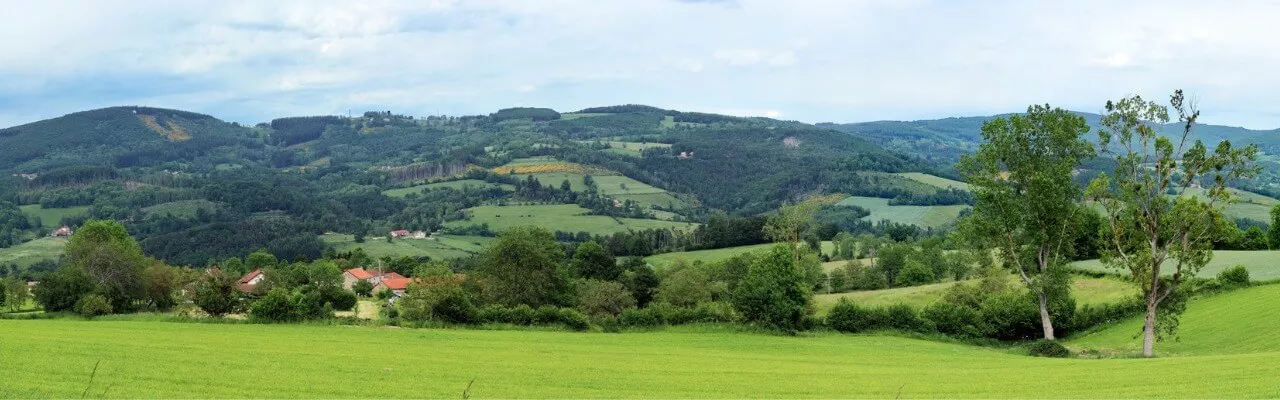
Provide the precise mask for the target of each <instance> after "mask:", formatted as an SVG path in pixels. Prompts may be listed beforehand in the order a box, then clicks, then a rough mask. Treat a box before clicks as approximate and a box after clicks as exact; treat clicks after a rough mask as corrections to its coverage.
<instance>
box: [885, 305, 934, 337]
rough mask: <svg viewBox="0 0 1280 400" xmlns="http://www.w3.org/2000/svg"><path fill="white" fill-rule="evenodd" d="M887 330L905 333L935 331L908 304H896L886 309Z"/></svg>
mask: <svg viewBox="0 0 1280 400" xmlns="http://www.w3.org/2000/svg"><path fill="white" fill-rule="evenodd" d="M882 325H883V326H884V327H885V328H889V329H897V330H900V331H904V332H920V333H928V332H932V331H933V326H931V325H930V324H929V321H925V320H923V319H921V318H920V314H919V313H917V312H916V309H915V308H913V307H911V306H909V305H906V304H894V305H891V306H889V307H887V308H885V309H884V322H883V323H882Z"/></svg>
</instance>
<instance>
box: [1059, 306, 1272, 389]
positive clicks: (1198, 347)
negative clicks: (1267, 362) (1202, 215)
mask: <svg viewBox="0 0 1280 400" xmlns="http://www.w3.org/2000/svg"><path fill="white" fill-rule="evenodd" d="M1181 320H1182V323H1181V324H1179V327H1178V335H1177V338H1176V340H1166V341H1164V342H1160V343H1157V344H1156V352H1157V353H1156V354H1158V355H1162V356H1174V355H1179V356H1182V355H1187V356H1191V355H1197V356H1199V355H1211V354H1245V353H1264V352H1271V354H1280V353H1276V352H1280V340H1277V339H1278V337H1277V335H1276V334H1275V333H1276V332H1277V329H1280V285H1266V286H1259V287H1254V288H1249V289H1243V290H1236V291H1232V292H1227V293H1222V294H1217V295H1211V296H1208V297H1204V298H1198V299H1194V300H1192V301H1191V302H1190V303H1188V304H1187V311H1186V312H1185V313H1183V314H1182V317H1181ZM1141 332H1142V320H1141V319H1140V318H1139V317H1134V318H1130V319H1128V320H1126V321H1124V322H1121V323H1119V324H1117V325H1115V326H1113V327H1110V328H1108V329H1105V330H1102V331H1099V332H1095V333H1092V334H1088V335H1085V336H1082V337H1079V338H1076V339H1074V340H1072V341H1070V342H1069V344H1070V347H1072V348H1074V349H1076V350H1089V349H1091V350H1096V351H1099V352H1102V353H1104V354H1137V353H1139V352H1141V350H1142V343H1141V341H1140V340H1136V339H1135V336H1137V335H1138V334H1139V333H1141ZM1277 379H1280V375H1277ZM1276 390H1277V391H1276V392H1273V393H1272V395H1271V396H1268V397H1274V396H1277V395H1280V386H1276Z"/></svg>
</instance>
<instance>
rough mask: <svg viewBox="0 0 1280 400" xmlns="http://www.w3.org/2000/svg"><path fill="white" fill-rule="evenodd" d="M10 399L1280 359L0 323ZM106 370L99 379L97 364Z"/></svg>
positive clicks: (1121, 391)
mask: <svg viewBox="0 0 1280 400" xmlns="http://www.w3.org/2000/svg"><path fill="white" fill-rule="evenodd" d="M0 337H3V338H6V339H8V338H20V337H25V338H39V340H4V341H0V360H4V365H5V366H6V369H5V376H4V379H0V393H2V394H4V395H5V396H6V397H13V398H33V397H58V398H80V397H92V398H103V397H123V398H161V397H162V398H179V397H182V398H195V397H198V398H225V397H253V398H337V397H342V398H356V397H358V398H371V397H377V398H462V397H466V396H464V395H463V392H464V390H466V388H467V387H468V386H470V390H469V391H467V395H468V396H470V397H472V398H517V397H519V398H836V397H840V398H847V397H877V398H961V397H963V398H994V397H1001V398H1047V397H1056V398H1062V397H1071V398H1135V397H1143V398H1174V397H1176V398H1225V397H1232V398H1234V397H1275V396H1278V395H1280V353H1276V352H1270V353H1258V354H1234V355H1212V356H1190V357H1171V358H1157V359H1149V360H1144V359H1109V360H1087V359H1045V358H1033V357H1027V356H1022V355H1017V354H1012V353H1010V352H1006V351H999V350H991V349H986V348H980V347H972V346H966V345H959V344H947V343H937V342H928V341H921V340H914V339H906V338H898V337H886V336H850V335H835V334H824V335H818V336H816V337H786V336H769V335H759V334H748V333H735V332H726V331H725V330H723V329H706V328H703V329H702V330H700V331H699V330H697V328H684V329H670V330H666V331H660V332H648V333H623V334H604V333H570V332H539V331H487V330H454V329H430V330H427V329H423V330H418V329H398V328H364V327H342V326H311V325H247V324H191V323H164V322H142V321H70V320H24V321H15V320H0ZM95 364H97V365H98V368H97V373H96V374H95V376H94V377H93V379H92V382H91V381H90V375H91V374H93V370H94V365H95Z"/></svg>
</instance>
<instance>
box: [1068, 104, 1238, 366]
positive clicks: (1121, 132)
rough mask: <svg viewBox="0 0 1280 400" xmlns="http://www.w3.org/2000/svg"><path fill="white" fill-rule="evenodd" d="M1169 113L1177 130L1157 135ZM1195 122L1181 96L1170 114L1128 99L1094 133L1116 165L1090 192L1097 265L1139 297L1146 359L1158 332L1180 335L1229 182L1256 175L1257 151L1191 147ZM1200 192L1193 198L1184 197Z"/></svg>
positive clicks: (1226, 199)
mask: <svg viewBox="0 0 1280 400" xmlns="http://www.w3.org/2000/svg"><path fill="white" fill-rule="evenodd" d="M1170 109H1172V110H1173V112H1174V113H1175V114H1174V115H1176V117H1177V121H1178V125H1179V126H1180V129H1179V130H1178V132H1176V133H1173V134H1171V135H1167V136H1166V135H1162V134H1161V133H1160V132H1159V129H1160V126H1162V125H1163V124H1166V123H1168V122H1169V121H1170V120H1171V116H1170ZM1199 117H1200V112H1199V111H1198V110H1196V109H1195V106H1194V104H1187V100H1186V97H1185V96H1184V95H1183V93H1182V91H1181V90H1179V91H1176V92H1174V94H1173V95H1172V96H1170V98H1169V106H1168V107H1166V106H1163V105H1160V104H1159V103H1156V102H1153V101H1147V100H1144V99H1143V98H1141V97H1139V96H1130V97H1126V98H1124V99H1121V100H1120V101H1118V102H1114V103H1113V102H1107V105H1106V115H1104V116H1103V117H1102V126H1103V128H1102V129H1100V130H1099V132H1098V143H1099V145H1100V146H1101V149H1102V151H1103V153H1104V154H1108V155H1113V156H1114V157H1115V160H1116V169H1115V173H1114V174H1113V175H1107V174H1102V175H1100V176H1099V177H1098V178H1097V179H1095V180H1094V181H1093V182H1092V183H1091V184H1090V185H1089V189H1088V195H1089V197H1090V198H1091V199H1093V200H1094V201H1096V202H1097V203H1098V204H1100V205H1101V206H1102V207H1103V209H1104V210H1105V214H1106V215H1105V217H1106V222H1105V224H1106V234H1105V238H1106V246H1105V248H1104V249H1103V252H1102V261H1103V263H1105V264H1106V265H1109V266H1112V267H1115V268H1118V269H1120V270H1123V271H1127V272H1128V273H1129V275H1130V276H1131V277H1132V279H1133V281H1134V282H1135V283H1137V284H1138V286H1139V287H1140V288H1141V290H1142V297H1143V300H1144V302H1145V304H1146V316H1145V318H1144V321H1143V334H1142V354H1143V355H1144V356H1147V357H1151V356H1153V355H1154V354H1155V351H1154V347H1155V341H1156V340H1157V336H1158V332H1160V333H1173V332H1174V331H1175V329H1176V328H1177V314H1178V311H1180V310H1181V309H1182V308H1183V307H1182V306H1180V304H1181V301H1182V299H1184V298H1185V295H1183V294H1180V292H1179V291H1178V288H1179V285H1180V284H1181V283H1182V282H1183V281H1184V280H1186V279H1188V278H1191V277H1194V276H1195V274H1196V273H1197V272H1198V271H1200V269H1201V268H1202V267H1204V265H1205V264H1207V263H1208V262H1209V260H1210V259H1211V258H1212V257H1213V247H1212V243H1213V240H1214V238H1215V237H1216V236H1218V235H1219V233H1218V230H1219V229H1218V227H1220V226H1221V225H1222V224H1221V223H1220V220H1221V219H1222V218H1223V216H1222V211H1223V210H1224V207H1225V206H1226V204H1227V203H1229V202H1230V201H1231V199H1232V195H1231V192H1230V191H1228V190H1227V187H1226V183H1227V182H1229V181H1233V180H1236V179H1248V178H1251V177H1253V176H1255V175H1257V173H1258V168H1257V167H1256V166H1254V165H1253V161H1254V160H1255V159H1256V158H1257V153H1258V149H1257V146H1255V145H1249V146H1246V147H1243V148H1236V147H1233V146H1232V145H1231V142H1229V141H1226V140H1223V141H1222V142H1220V143H1218V145H1217V146H1216V147H1214V148H1213V149H1210V148H1208V147H1207V146H1205V144H1204V143H1203V142H1201V141H1200V140H1195V141H1192V140H1191V133H1192V129H1193V127H1194V126H1195V123H1196V120H1197V119H1198V118H1199ZM1113 146H1115V147H1114V148H1113ZM1202 185H1203V190H1197V192H1198V193H1191V192H1188V190H1189V189H1192V188H1195V187H1199V186H1202ZM1170 193H1172V195H1170ZM1171 299H1172V301H1170V300H1171Z"/></svg>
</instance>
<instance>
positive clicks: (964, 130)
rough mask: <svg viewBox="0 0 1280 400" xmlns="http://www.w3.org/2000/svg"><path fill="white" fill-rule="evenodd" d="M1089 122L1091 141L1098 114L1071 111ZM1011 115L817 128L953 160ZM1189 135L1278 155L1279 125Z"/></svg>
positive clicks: (1203, 127)
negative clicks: (989, 126) (992, 124)
mask: <svg viewBox="0 0 1280 400" xmlns="http://www.w3.org/2000/svg"><path fill="white" fill-rule="evenodd" d="M1075 114H1077V115H1080V116H1083V117H1084V118H1085V121H1086V122H1087V123H1088V124H1089V126H1090V128H1091V130H1090V136H1089V138H1090V139H1091V140H1093V139H1096V136H1095V134H1094V133H1095V132H1097V129H1098V127H1099V126H1101V120H1102V116H1101V115H1098V114H1093V113H1085V112H1075ZM1010 115H1014V114H1013V113H1008V114H997V115H988V116H975V117H950V118H940V119H926V120H915V121H868V122H856V123H829V122H824V123H818V124H815V125H816V126H818V127H824V128H829V129H835V130H838V131H841V132H845V133H849V134H853V135H855V136H859V137H862V138H865V139H867V140H870V141H872V142H874V143H876V144H879V145H881V146H884V147H886V148H888V149H890V150H894V151H898V152H903V153H907V154H912V155H916V156H918V157H920V158H923V159H926V160H930V161H935V162H939V163H944V164H947V163H955V162H956V161H959V159H960V156H962V155H964V154H967V153H970V152H972V151H973V150H975V149H976V148H977V146H978V144H979V143H981V142H982V124H984V123H986V122H987V121H990V120H993V119H996V118H1002V117H1007V116H1010ZM1181 129H1182V125H1181V124H1178V123H1176V122H1174V123H1169V124H1166V125H1164V126H1163V128H1162V132H1164V133H1167V134H1173V133H1177V132H1180V131H1181ZM1192 135H1193V138H1195V139H1199V140H1203V141H1205V142H1206V143H1217V142H1219V141H1221V140H1230V141H1231V142H1232V144H1241V143H1255V144H1258V146H1259V147H1261V148H1262V150H1263V151H1265V152H1267V153H1270V154H1280V128H1277V129H1272V130H1254V129H1248V128H1242V127H1235V126H1225V125H1211V124H1197V125H1196V127H1195V129H1194V130H1193V133H1192Z"/></svg>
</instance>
